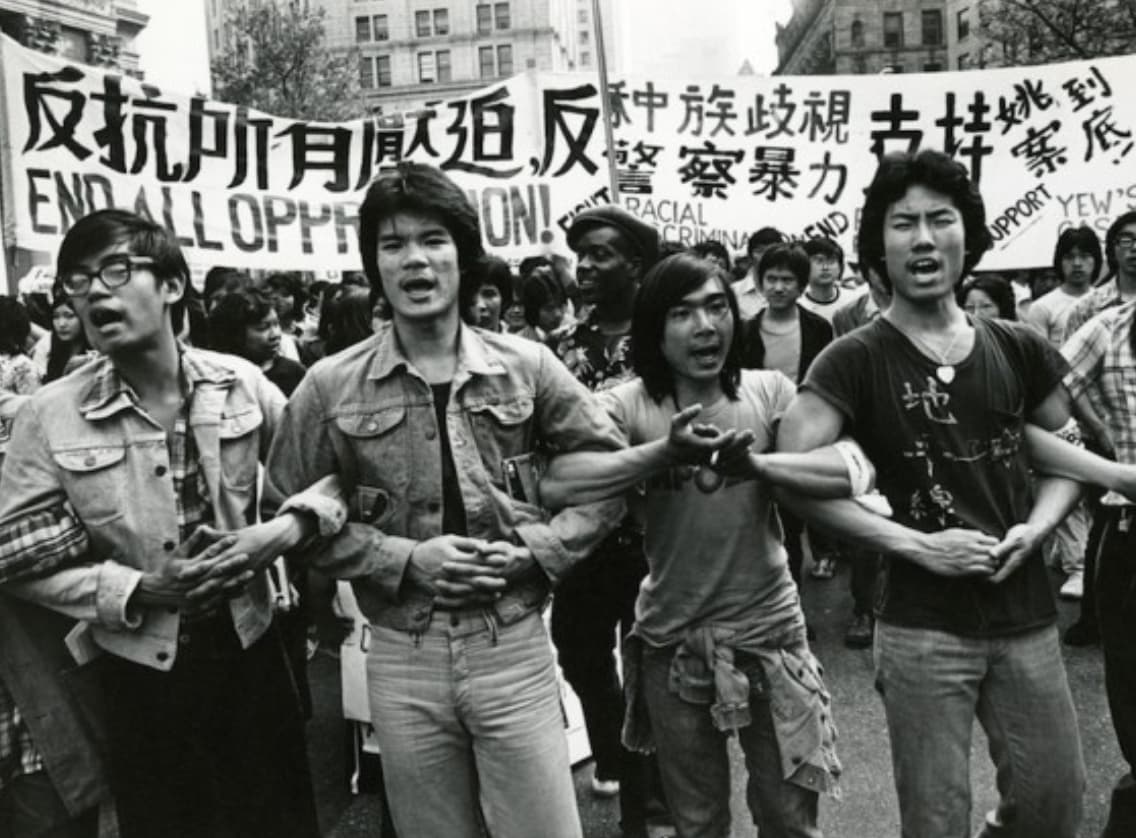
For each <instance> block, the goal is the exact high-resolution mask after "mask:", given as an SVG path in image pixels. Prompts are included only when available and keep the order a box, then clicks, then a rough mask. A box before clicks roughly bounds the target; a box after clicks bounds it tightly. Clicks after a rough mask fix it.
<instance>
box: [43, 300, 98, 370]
mask: <svg viewBox="0 0 1136 838" xmlns="http://www.w3.org/2000/svg"><path fill="white" fill-rule="evenodd" d="M60 306H67V308H69V309H71V313H72V314H75V304H74V303H72V302H71V298H70V297H68V296H67V294H65V293H64V292H63V289H59V290H57V291H56V293H55V295H54V296H53V297H52V300H51V313H52V317H53V318H54V316H55V310H56V309H57V308H59V307H60ZM75 317H76V319H77V318H78V315H77V314H75ZM90 349H91V344H90V343H89V342H88V341H87V332H86V330H84V329H83V324H82V323H80V324H79V336H78V337H77V338H75V341H74V342H73V343H64V342H63V341H61V340H60V339H59V335H57V334H56V333H55V324H54V323H52V324H51V343H50V348H49V349H48V352H47V375H45V376H44V378H43V380H44V383H47V382H48V381H55V379H57V378H62V377H63V374H64V373H65V372H66V371H67V364H68V363H69V362H70V361H71V359H72V358H74V357H75V356H76V355H81V354H82V353H84V352H88V351H90Z"/></svg>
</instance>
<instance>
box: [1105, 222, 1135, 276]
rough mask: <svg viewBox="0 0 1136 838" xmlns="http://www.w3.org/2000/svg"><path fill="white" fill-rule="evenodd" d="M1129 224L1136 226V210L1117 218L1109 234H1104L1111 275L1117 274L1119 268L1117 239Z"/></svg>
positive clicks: (1109, 229)
mask: <svg viewBox="0 0 1136 838" xmlns="http://www.w3.org/2000/svg"><path fill="white" fill-rule="evenodd" d="M1129 224H1136V210H1129V211H1128V212H1126V213H1122V214H1121V215H1119V216H1117V219H1116V221H1114V222H1112V224H1111V225H1110V226H1109V228H1108V232H1107V233H1105V234H1104V255H1105V258H1106V259H1108V270H1109V273H1116V271H1117V269H1118V266H1117V263H1116V239H1117V237H1118V236H1120V231H1121V230H1123V229H1124V228H1125V227H1127V226H1128V225H1129Z"/></svg>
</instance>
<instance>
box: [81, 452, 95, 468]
mask: <svg viewBox="0 0 1136 838" xmlns="http://www.w3.org/2000/svg"><path fill="white" fill-rule="evenodd" d="M94 464H95V457H94V455H93V454H88V455H87V459H85V460H83V465H85V466H93V465H94Z"/></svg>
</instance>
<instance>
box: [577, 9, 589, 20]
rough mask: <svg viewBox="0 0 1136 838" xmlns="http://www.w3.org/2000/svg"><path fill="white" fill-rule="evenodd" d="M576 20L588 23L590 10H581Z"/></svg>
mask: <svg viewBox="0 0 1136 838" xmlns="http://www.w3.org/2000/svg"><path fill="white" fill-rule="evenodd" d="M576 20H578V21H579V22H580V23H587V22H588V10H587V9H583V8H581V9H579V10H578V11H577V12H576Z"/></svg>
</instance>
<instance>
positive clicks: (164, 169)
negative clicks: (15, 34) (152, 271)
mask: <svg viewBox="0 0 1136 838" xmlns="http://www.w3.org/2000/svg"><path fill="white" fill-rule="evenodd" d="M0 52H2V60H3V65H2V66H3V77H4V85H3V98H4V105H5V107H4V110H3V112H2V114H0V117H2V120H3V126H2V127H3V132H2V137H0V145H2V151H3V170H2V171H3V176H2V178H3V183H4V214H5V217H4V225H5V227H4V230H5V233H6V238H7V242H8V244H9V245H13V244H14V245H16V246H19V247H22V248H26V249H29V250H38V251H45V252H48V253H54V251H55V249H56V247H57V245H58V242H59V239H60V237H61V236H62V234H63V233H64V232H66V230H67V229H68V228H69V227H70V225H72V224H73V223H74V221H75V220H76V219H77V218H79V217H81V216H82V215H83V214H85V213H87V212H89V211H91V210H93V209H98V208H101V207H106V206H111V205H113V206H117V207H123V208H127V209H133V210H136V211H138V212H141V213H144V214H146V215H149V216H150V217H152V218H154V219H155V220H157V221H159V222H161V223H163V224H165V225H166V226H168V227H170V228H171V229H173V230H174V231H176V233H177V235H178V237H179V239H180V240H181V242H182V244H183V246H184V247H185V248H186V251H187V255H188V256H189V258H190V260H191V261H192V262H194V263H195V264H197V265H199V266H203V267H208V266H210V265H213V264H227V265H235V266H242V267H259V268H268V269H272V268H277V269H280V268H284V269H312V270H329V269H340V270H357V269H359V267H360V263H359V258H358V255H357V253H356V229H355V228H356V225H357V212H358V204H359V202H360V200H361V199H362V196H363V193H364V191H365V189H366V186H367V184H368V183H369V181H370V180H371V179H372V178H373V177H374V176H375V174H376V173H377V172H378V171H379V170H380V169H381V168H382V167H383V166H387V165H390V164H391V163H393V162H395V161H397V160H399V159H407V158H408V159H415V160H421V161H425V162H430V163H433V164H435V165H437V166H440V167H441V168H442V169H443V170H445V171H447V172H449V173H450V174H451V175H452V176H453V178H454V179H455V180H457V181H458V182H459V183H460V184H461V185H462V186H463V188H465V189H467V190H468V192H469V195H470V198H471V199H472V200H473V202H474V203H475V204H476V206H477V207H478V210H479V212H480V215H481V219H482V223H483V230H484V235H485V240H486V244H487V246H488V247H489V248H491V249H492V250H494V251H495V252H497V253H499V254H501V255H504V256H506V257H508V258H513V259H516V258H519V257H522V256H525V255H528V254H532V253H539V252H546V251H549V250H561V251H565V250H566V247H565V244H564V235H563V234H564V230H565V229H566V228H567V225H568V224H569V222H570V220H571V218H572V216H573V214H574V213H576V212H578V211H580V210H581V209H583V208H585V207H587V206H592V205H595V204H599V203H603V202H608V201H610V200H611V198H612V190H611V188H610V184H609V169H608V166H607V160H606V152H605V147H604V142H603V130H602V123H601V119H602V116H601V113H600V109H599V94H598V92H597V84H596V81H595V79H594V77H592V76H589V75H587V74H582V73H580V74H543V73H537V74H532V73H530V74H525V75H521V76H516V77H514V78H512V79H509V80H506V81H502V82H500V83H496V84H492V85H490V86H488V87H486V88H484V89H482V90H480V91H478V92H476V93H475V94H472V95H470V96H468V97H466V98H462V99H457V100H451V101H445V102H439V103H437V104H435V105H432V106H430V107H428V108H425V109H423V110H421V111H418V112H415V113H408V114H402V115H397V116H383V117H377V118H374V119H365V120H359V121H356V122H350V123H342V124H327V123H317V122H306V121H302V120H295V119H285V118H281V117H274V116H270V115H267V114H263V113H259V112H256V111H251V110H248V109H246V108H242V107H237V106H234V105H227V104H223V103H220V102H215V101H210V100H207V99H205V98H202V97H190V96H185V95H179V94H175V93H171V92H169V91H165V90H162V89H159V88H157V87H155V86H153V85H148V84H145V83H143V82H139V81H137V80H135V79H132V78H129V77H123V76H121V75H116V74H108V73H105V72H103V71H102V70H99V69H95V68H91V67H86V66H83V65H77V64H71V63H68V62H66V61H63V60H60V59H58V58H54V57H50V56H46V55H43V54H40V53H37V52H32V51H29V50H25V49H23V48H22V47H19V46H18V45H16V44H15V43H14V42H13V41H10V40H8V39H0ZM1134 71H1136V57H1120V58H1108V59H1100V60H1097V61H1089V62H1075V63H1068V64H1056V65H1049V66H1040V67H1022V68H1008V69H998V70H982V71H971V72H964V73H931V74H920V75H883V76H807V77H772V78H757V77H752V76H744V77H736V78H719V79H702V80H691V79H661V78H639V77H633V76H631V77H627V78H623V79H616V80H614V83H613V85H612V116H613V123H614V129H615V140H616V149H615V155H616V169H617V172H618V187H619V192H620V199H621V201H622V203H623V204H624V205H625V206H626V207H627V208H628V209H630V210H631V211H632V212H634V213H636V214H637V215H639V216H640V217H641V218H643V219H645V220H647V221H649V222H651V223H653V224H655V225H656V226H657V227H658V229H659V231H660V233H661V234H662V235H663V236H664V237H666V238H668V239H673V240H676V241H679V242H682V243H684V244H692V243H694V242H696V241H698V240H701V239H705V238H714V239H718V240H720V241H722V242H724V243H725V244H726V245H727V247H728V248H730V249H731V250H732V251H735V252H741V251H743V250H744V248H745V241H746V238H747V236H748V235H749V234H750V233H751V232H753V231H754V230H756V229H758V228H759V227H762V226H765V225H773V226H776V227H778V228H780V229H781V230H783V231H784V232H785V233H787V234H789V235H790V236H792V237H795V238H803V237H807V236H811V235H829V236H832V237H834V238H836V239H837V240H838V241H840V242H841V244H842V245H844V247H845V249H846V250H847V251H848V252H849V254H851V252H852V249H853V238H854V234H855V230H856V226H857V221H858V214H859V207H860V203H861V199H862V194H863V189H864V187H865V186H866V185H867V183H868V181H869V180H870V178H871V176H872V173H873V172H874V170H875V166H876V160H877V156H878V155H879V154H882V153H885V152H887V151H892V150H899V149H908V148H914V147H917V146H922V147H934V148H939V149H944V150H947V151H948V152H949V153H951V154H952V155H954V156H955V157H956V158H957V159H959V160H961V161H962V162H963V163H965V164H966V165H967V167H968V168H969V170H970V172H971V176H972V177H973V178H974V179H975V180H977V181H978V182H979V184H980V186H981V188H982V192H983V194H984V196H985V199H986V206H987V213H988V222H989V226H990V230H991V233H992V235H993V237H994V240H995V246H994V250H993V251H992V252H991V253H990V254H989V255H988V256H987V257H986V259H985V260H984V261H983V263H982V265H981V267H983V268H992V269H993V268H1018V267H1037V266H1042V265H1046V264H1049V263H1050V257H1051V254H1052V251H1053V245H1054V242H1055V239H1056V236H1057V234H1058V233H1059V232H1060V230H1061V229H1063V228H1065V227H1067V226H1069V225H1078V224H1082V223H1085V224H1089V225H1091V226H1092V227H1094V228H1095V229H1097V230H1098V231H1099V232H1101V233H1103V231H1104V229H1105V228H1106V227H1107V226H1108V224H1109V222H1110V220H1111V219H1112V218H1114V217H1115V216H1116V215H1117V214H1119V213H1120V212H1123V211H1125V210H1127V209H1131V208H1133V207H1136V167H1134V166H1133V163H1134V162H1136V155H1133V154H1132V150H1133V144H1134V135H1133V129H1134V127H1136V102H1134V101H1133V100H1132V99H1131V98H1130V97H1125V96H1123V95H1121V93H1122V91H1123V89H1124V88H1123V79H1125V78H1132V77H1133V75H1134ZM1125 102H1127V103H1128V104H1125Z"/></svg>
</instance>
